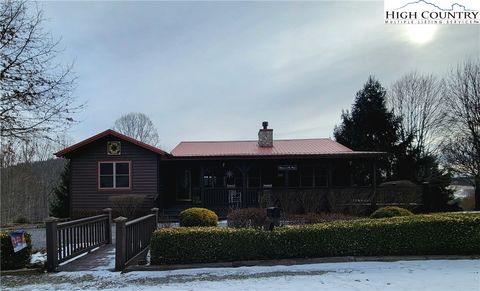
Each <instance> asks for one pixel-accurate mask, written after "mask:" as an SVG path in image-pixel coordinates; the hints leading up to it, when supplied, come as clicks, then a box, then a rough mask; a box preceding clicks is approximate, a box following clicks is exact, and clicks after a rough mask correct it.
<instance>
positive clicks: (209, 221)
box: [180, 207, 218, 226]
mask: <svg viewBox="0 0 480 291" xmlns="http://www.w3.org/2000/svg"><path fill="white" fill-rule="evenodd" d="M217 224H218V216H217V214H216V213H215V212H213V211H211V210H209V209H206V208H195V207H194V208H188V209H185V210H184V211H182V212H180V226H217Z"/></svg>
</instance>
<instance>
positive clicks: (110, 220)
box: [103, 208, 112, 245]
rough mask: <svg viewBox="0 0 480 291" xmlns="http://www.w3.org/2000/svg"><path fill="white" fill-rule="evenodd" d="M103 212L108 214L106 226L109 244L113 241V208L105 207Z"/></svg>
mask: <svg viewBox="0 0 480 291" xmlns="http://www.w3.org/2000/svg"><path fill="white" fill-rule="evenodd" d="M103 212H105V214H107V215H108V221H107V225H106V226H105V228H106V229H105V237H106V238H107V245H109V244H111V243H112V208H105V209H103Z"/></svg>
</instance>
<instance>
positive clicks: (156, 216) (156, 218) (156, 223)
mask: <svg viewBox="0 0 480 291" xmlns="http://www.w3.org/2000/svg"><path fill="white" fill-rule="evenodd" d="M150 211H152V212H153V214H155V227H154V228H153V230H154V231H155V230H156V229H157V225H158V208H157V207H154V208H152V209H150Z"/></svg>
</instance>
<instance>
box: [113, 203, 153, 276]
mask: <svg viewBox="0 0 480 291" xmlns="http://www.w3.org/2000/svg"><path fill="white" fill-rule="evenodd" d="M114 221H115V223H116V241H115V243H116V246H115V270H116V271H122V270H123V269H125V267H126V266H128V265H131V264H133V263H135V262H138V261H139V260H140V259H141V258H143V257H144V256H145V255H146V254H147V251H148V247H149V245H150V238H151V237H152V233H153V232H154V231H155V230H156V229H157V222H158V208H152V214H149V215H145V216H143V217H140V218H137V219H134V220H131V221H127V218H125V217H121V216H120V217H118V218H116V219H115V220H114Z"/></svg>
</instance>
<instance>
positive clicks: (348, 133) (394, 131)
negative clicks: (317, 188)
mask: <svg viewBox="0 0 480 291" xmlns="http://www.w3.org/2000/svg"><path fill="white" fill-rule="evenodd" d="M385 94H386V91H385V89H384V88H383V87H382V85H381V84H380V82H379V81H377V80H376V79H375V78H374V77H372V76H370V77H369V78H368V80H367V82H366V83H365V85H364V87H363V88H362V90H360V91H358V92H357V95H356V97H355V102H354V104H353V106H352V111H351V112H349V111H344V112H342V117H341V118H342V122H341V124H340V125H338V126H335V129H334V133H333V134H334V137H335V140H336V141H338V142H339V143H341V144H343V145H345V146H347V147H349V148H351V149H353V150H357V151H382V152H388V153H390V154H393V156H390V157H389V158H385V159H382V160H381V161H380V162H379V163H380V164H379V169H380V170H382V172H383V174H384V175H385V176H386V178H391V177H392V171H393V170H392V169H393V168H394V166H392V165H393V164H395V160H396V159H395V157H396V154H397V153H399V152H405V149H406V145H403V144H400V143H399V136H398V129H399V126H400V119H399V118H397V117H395V115H394V114H393V112H392V111H389V110H388V109H387V107H386V104H385Z"/></svg>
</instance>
